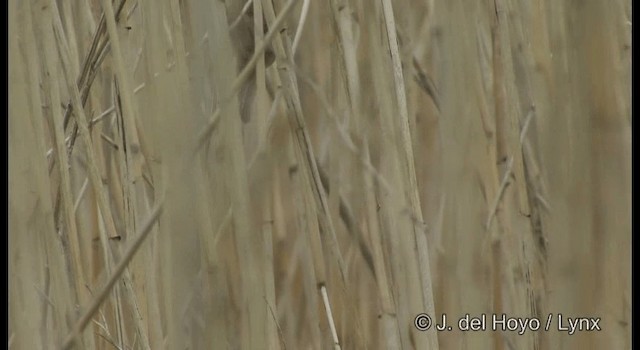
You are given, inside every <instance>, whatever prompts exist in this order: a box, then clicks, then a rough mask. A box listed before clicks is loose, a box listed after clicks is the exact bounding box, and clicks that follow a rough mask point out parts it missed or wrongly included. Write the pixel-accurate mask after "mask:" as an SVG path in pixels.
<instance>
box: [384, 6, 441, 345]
mask: <svg viewBox="0 0 640 350" xmlns="http://www.w3.org/2000/svg"><path fill="white" fill-rule="evenodd" d="M382 8H383V14H384V19H385V26H386V30H387V39H388V40H389V47H390V50H391V61H392V63H393V74H394V83H395V92H396V99H397V100H396V103H397V106H398V108H399V111H398V112H399V117H400V118H399V119H398V121H397V122H396V123H397V125H398V127H399V130H401V137H402V147H403V148H402V152H400V153H399V154H401V156H402V157H403V163H404V164H403V167H404V168H405V176H407V177H408V183H407V185H408V187H406V190H407V191H408V194H409V201H410V203H411V216H412V217H414V218H415V219H414V220H415V221H414V228H413V233H414V237H415V245H416V250H417V252H418V260H417V263H418V268H419V271H420V282H421V288H422V299H423V304H424V308H425V309H424V310H425V312H427V313H429V314H432V315H435V307H434V305H433V287H432V282H431V270H430V267H429V266H430V263H429V247H428V243H427V237H426V229H427V226H426V224H425V223H424V220H423V218H422V208H421V206H420V197H419V192H418V183H417V180H416V170H415V165H414V157H413V148H412V141H411V132H410V128H409V114H408V110H407V99H406V92H405V84H404V74H403V72H402V63H401V59H400V53H399V51H398V39H397V37H396V25H395V19H394V15H393V6H392V4H391V0H382ZM426 334H427V346H428V348H429V349H437V348H438V337H437V334H436V333H435V330H433V329H431V330H429V331H427V332H426Z"/></svg>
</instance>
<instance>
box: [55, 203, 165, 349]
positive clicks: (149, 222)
mask: <svg viewBox="0 0 640 350" xmlns="http://www.w3.org/2000/svg"><path fill="white" fill-rule="evenodd" d="M163 204H164V201H163V200H162V199H160V200H159V201H158V202H157V204H156V205H155V207H154V208H153V210H151V213H150V214H149V217H148V218H147V219H146V221H145V222H144V223H143V224H142V225H141V226H140V230H139V232H138V233H137V234H136V236H135V238H134V241H133V243H132V244H131V246H130V247H129V249H127V251H126V252H125V253H124V255H123V256H122V259H121V260H120V262H118V265H117V266H116V267H115V269H114V270H113V272H112V273H111V276H109V279H108V280H107V282H106V284H105V285H104V287H102V289H101V290H100V292H98V293H97V294H96V295H95V297H94V299H93V301H92V302H91V305H90V306H89V307H88V308H87V310H86V311H85V312H84V314H83V315H82V317H80V319H78V321H77V322H76V323H75V324H74V326H73V328H72V330H71V333H69V335H67V337H66V338H65V340H64V342H63V343H62V349H69V348H71V347H72V346H73V344H74V342H75V340H76V339H77V338H78V337H79V335H80V334H81V333H82V331H83V330H84V328H85V326H86V325H87V324H88V323H89V321H91V318H92V317H93V314H95V312H96V311H98V308H99V307H100V305H102V302H103V301H104V300H105V299H106V298H107V297H108V296H109V293H110V292H111V288H113V286H114V285H115V284H116V282H117V281H118V279H119V278H120V275H121V274H122V273H123V272H124V270H125V269H126V268H127V266H128V265H129V262H131V259H133V257H134V256H135V254H136V252H137V251H138V249H139V248H140V246H141V245H142V243H143V242H144V240H145V239H146V238H147V236H148V235H149V233H150V232H151V228H152V227H153V225H154V224H155V222H156V220H157V219H158V217H159V216H160V213H161V212H162V205H163Z"/></svg>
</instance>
